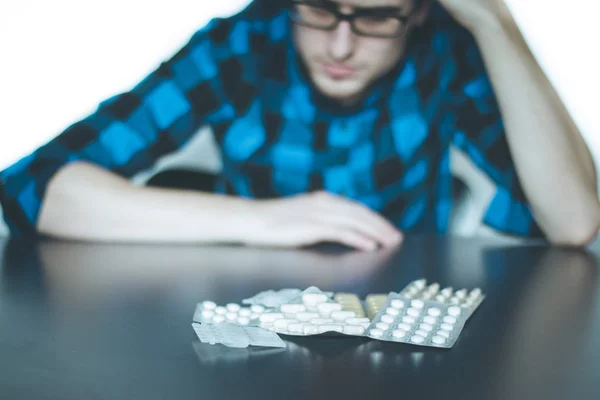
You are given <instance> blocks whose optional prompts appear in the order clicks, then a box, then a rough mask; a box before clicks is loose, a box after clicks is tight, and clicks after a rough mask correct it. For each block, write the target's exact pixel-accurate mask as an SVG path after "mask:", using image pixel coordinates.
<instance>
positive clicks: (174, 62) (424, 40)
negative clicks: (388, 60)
mask: <svg viewBox="0 0 600 400" xmlns="http://www.w3.org/2000/svg"><path fill="white" fill-rule="evenodd" d="M273 3H284V2H273ZM288 12H289V10H288V9H287V8H286V7H285V6H276V5H269V4H268V3H267V2H264V1H259V0H257V1H255V2H254V3H252V4H250V5H249V6H248V7H247V8H246V9H245V10H243V11H242V12H240V13H238V14H236V15H234V16H233V17H231V18H227V19H214V20H213V21H212V22H211V23H209V24H208V25H207V26H206V27H204V28H203V29H201V30H200V31H198V32H197V33H196V34H195V35H194V36H193V37H192V38H191V40H190V41H189V42H188V43H187V44H186V45H185V47H183V48H182V49H181V50H180V51H179V52H178V53H177V54H175V55H174V56H173V57H172V58H171V59H169V60H168V61H166V62H164V63H163V64H161V66H160V67H159V68H158V69H157V70H156V71H155V72H153V73H152V74H150V75H149V76H148V77H147V78H146V79H144V80H143V81H142V82H141V83H139V84H138V85H137V86H135V87H134V88H133V89H132V90H131V91H129V92H127V93H123V94H120V95H118V96H115V97H113V98H111V99H109V100H107V101H105V102H103V103H101V104H100V106H99V108H98V109H97V111H96V112H94V113H93V114H92V115H90V116H89V117H87V118H85V119H83V120H82V121H79V122H77V123H75V124H74V125H72V126H70V127H69V128H68V129H66V130H65V131H64V132H63V133H62V134H60V135H59V136H58V137H56V138H55V139H53V140H52V141H50V142H49V143H48V144H46V145H45V146H43V147H41V148H40V149H38V150H37V151H35V152H34V153H33V154H31V155H29V156H28V157H26V158H24V159H22V160H21V161H19V162H18V163H16V164H15V165H13V166H11V167H10V168H8V169H6V170H5V171H3V172H2V173H1V174H0V196H1V199H2V204H3V208H4V214H5V219H6V220H7V223H8V225H9V227H10V229H11V232H12V234H13V235H22V234H33V233H35V224H36V221H37V219H38V214H39V211H40V207H41V203H42V199H43V197H44V194H45V191H46V189H47V185H48V182H49V180H50V179H51V178H52V177H53V175H54V174H55V173H56V172H57V171H58V170H59V169H60V168H61V167H63V166H65V165H66V164H67V163H70V162H74V161H80V160H84V161H88V162H92V163H95V164H97V165H100V166H103V167H105V168H107V169H109V170H111V171H113V172H115V173H117V174H119V175H121V176H124V177H132V176H133V175H135V174H136V173H138V172H140V171H142V170H146V169H148V168H150V167H152V165H153V164H155V163H156V161H157V160H158V159H159V158H160V157H162V156H164V155H166V154H168V153H171V152H174V151H176V150H178V149H179V148H181V147H182V146H184V145H185V144H186V142H187V141H188V140H189V139H190V137H192V136H193V135H194V134H195V133H197V132H198V130H199V128H201V127H202V126H205V125H209V126H211V127H212V128H213V132H214V133H215V137H216V140H217V143H218V144H219V147H220V150H221V153H222V158H223V171H222V173H221V175H220V177H219V182H218V185H217V189H216V190H217V192H219V193H227V194H235V195H239V196H245V197H251V198H257V199H265V198H274V197H281V196H290V195H294V194H298V193H304V192H310V191H315V190H322V189H325V190H327V191H330V192H333V193H337V194H341V195H344V196H347V197H350V198H352V199H355V200H357V201H359V202H361V203H363V204H365V205H367V206H368V207H370V208H371V209H373V210H375V211H377V212H379V213H381V214H382V215H384V216H385V217H387V218H388V219H389V220H390V221H391V222H393V223H394V224H395V225H396V226H397V227H399V228H400V229H402V230H404V231H412V232H415V231H417V232H423V231H425V232H438V233H444V232H446V231H447V229H448V225H449V219H450V213H451V208H452V190H453V187H452V176H451V173H450V165H449V164H450V162H449V154H450V150H449V149H450V147H451V146H456V147H457V148H459V149H461V150H462V151H464V152H465V153H466V154H467V155H468V156H469V157H470V158H471V160H472V161H473V162H474V164H475V165H476V166H477V167H479V168H480V169H481V170H482V171H483V172H484V173H485V174H486V175H487V176H489V178H490V179H491V180H492V181H493V182H494V183H495V185H496V187H497V192H496V193H495V196H494V198H493V200H492V202H491V203H490V205H489V207H488V210H487V212H486V214H485V216H484V223H485V224H486V225H488V226H490V227H492V228H494V229H497V230H499V231H502V232H505V233H509V234H516V235H522V236H539V235H541V231H540V229H539V227H538V226H537V225H536V223H535V221H534V220H533V217H532V214H531V211H530V208H529V205H528V204H527V202H526V199H525V196H524V194H523V191H522V188H521V186H520V184H519V181H518V177H517V175H516V172H515V168H514V165H513V162H512V160H511V157H510V153H509V150H508V146H507V142H506V138H505V135H504V129H503V124H502V120H501V115H500V112H499V109H498V105H497V102H496V99H495V96H494V93H493V89H492V87H491V84H490V82H489V79H488V77H487V75H486V72H485V69H484V65H483V60H482V58H481V55H480V53H479V51H478V49H477V47H476V44H475V41H474V39H473V37H472V36H471V35H470V34H469V33H468V32H467V31H466V30H464V29H462V28H461V27H459V26H458V24H457V23H455V22H454V21H452V19H451V18H450V16H449V15H448V14H447V13H445V12H444V11H442V9H441V7H437V8H436V9H435V10H434V12H433V15H432V16H431V17H430V20H429V22H428V23H426V24H425V25H424V26H423V27H421V28H419V30H418V31H417V32H415V33H414V34H413V35H412V36H411V39H410V43H409V47H408V49H407V52H406V54H405V57H404V59H403V61H402V63H401V64H399V65H398V67H397V68H396V69H395V70H394V71H393V72H392V73H390V74H388V75H387V76H385V77H382V78H381V79H380V80H379V81H378V82H377V83H376V84H375V85H374V86H373V88H372V89H371V90H370V92H369V93H368V95H367V96H366V97H365V99H364V101H363V102H362V103H361V104H359V105H357V106H355V107H352V108H351V109H349V108H341V107H338V106H336V105H335V104H333V103H331V102H330V101H328V100H327V99H325V98H323V97H322V96H321V95H320V94H319V93H318V92H317V91H316V90H314V88H313V87H312V86H311V83H310V81H309V79H308V78H307V74H306V71H305V70H304V69H303V66H302V65H301V63H300V62H299V60H298V55H297V54H296V53H295V49H294V43H293V40H292V27H291V22H290V20H289V16H288Z"/></svg>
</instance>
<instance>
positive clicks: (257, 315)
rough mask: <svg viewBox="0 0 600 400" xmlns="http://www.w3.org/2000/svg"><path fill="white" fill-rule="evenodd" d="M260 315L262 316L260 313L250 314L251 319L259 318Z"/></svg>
mask: <svg viewBox="0 0 600 400" xmlns="http://www.w3.org/2000/svg"><path fill="white" fill-rule="evenodd" d="M258 317H260V314H252V315H250V319H257V318H258Z"/></svg>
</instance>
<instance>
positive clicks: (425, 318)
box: [423, 315, 437, 325]
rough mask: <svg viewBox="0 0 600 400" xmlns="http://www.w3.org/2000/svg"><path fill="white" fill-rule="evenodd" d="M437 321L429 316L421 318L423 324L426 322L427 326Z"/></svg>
mask: <svg viewBox="0 0 600 400" xmlns="http://www.w3.org/2000/svg"><path fill="white" fill-rule="evenodd" d="M436 321H437V319H436V318H435V317H432V316H431V315H426V316H425V317H423V322H426V323H428V324H431V325H433V324H435V323H436Z"/></svg>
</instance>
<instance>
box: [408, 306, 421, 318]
mask: <svg viewBox="0 0 600 400" xmlns="http://www.w3.org/2000/svg"><path fill="white" fill-rule="evenodd" d="M406 314H407V315H410V316H411V317H415V318H416V317H418V316H419V314H421V312H420V311H419V310H417V309H416V308H409V309H408V310H406Z"/></svg>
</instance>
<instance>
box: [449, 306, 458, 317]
mask: <svg viewBox="0 0 600 400" xmlns="http://www.w3.org/2000/svg"><path fill="white" fill-rule="evenodd" d="M448 314H450V315H452V316H453V317H458V316H459V315H460V307H456V306H452V307H449V308H448Z"/></svg>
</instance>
